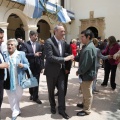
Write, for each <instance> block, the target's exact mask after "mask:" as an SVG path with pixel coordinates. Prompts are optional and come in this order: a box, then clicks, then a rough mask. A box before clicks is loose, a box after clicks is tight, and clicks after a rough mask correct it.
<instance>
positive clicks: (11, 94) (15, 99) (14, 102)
mask: <svg viewBox="0 0 120 120" xmlns="http://www.w3.org/2000/svg"><path fill="white" fill-rule="evenodd" d="M6 92H7V95H8V100H9V103H10V107H11V110H12V117H16V116H17V115H19V114H20V113H21V111H20V107H19V103H20V100H21V98H22V93H23V89H22V88H21V87H20V86H18V85H16V90H15V91H10V90H6Z"/></svg>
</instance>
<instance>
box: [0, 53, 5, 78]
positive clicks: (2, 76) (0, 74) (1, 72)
mask: <svg viewBox="0 0 120 120" xmlns="http://www.w3.org/2000/svg"><path fill="white" fill-rule="evenodd" d="M0 54H1V55H2V53H1V51H0ZM2 56H3V55H2ZM1 63H2V60H1V59H0V64H1ZM4 75H5V73H4V69H0V80H4Z"/></svg>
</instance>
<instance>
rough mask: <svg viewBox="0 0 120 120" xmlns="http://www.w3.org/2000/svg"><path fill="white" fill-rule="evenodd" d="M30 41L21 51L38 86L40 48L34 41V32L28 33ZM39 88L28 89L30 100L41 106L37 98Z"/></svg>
mask: <svg viewBox="0 0 120 120" xmlns="http://www.w3.org/2000/svg"><path fill="white" fill-rule="evenodd" d="M29 36H30V40H29V41H27V42H25V43H24V47H23V49H22V51H24V52H25V53H26V57H27V59H28V61H29V63H30V69H31V71H32V73H33V76H34V77H36V78H37V80H38V84H39V77H40V72H41V70H42V66H43V65H42V64H43V62H42V60H41V58H42V57H41V56H42V53H41V46H40V44H39V43H38V42H36V40H37V39H38V33H37V32H36V31H30V33H29ZM38 91H39V86H38V87H33V88H30V89H29V92H30V100H33V101H34V102H36V103H38V104H42V102H41V101H40V100H39V96H38Z"/></svg>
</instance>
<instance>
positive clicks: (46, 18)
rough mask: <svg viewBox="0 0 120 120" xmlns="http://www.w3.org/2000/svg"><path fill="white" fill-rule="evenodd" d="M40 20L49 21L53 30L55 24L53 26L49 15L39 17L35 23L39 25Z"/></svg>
mask: <svg viewBox="0 0 120 120" xmlns="http://www.w3.org/2000/svg"><path fill="white" fill-rule="evenodd" d="M40 20H44V21H46V22H47V23H48V25H49V26H50V30H53V28H54V26H53V24H51V23H50V21H49V19H48V17H47V16H41V17H40V18H38V19H37V20H36V21H35V23H34V24H35V25H37V24H38V22H39V21H40Z"/></svg>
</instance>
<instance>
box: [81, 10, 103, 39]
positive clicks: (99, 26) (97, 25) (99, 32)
mask: <svg viewBox="0 0 120 120" xmlns="http://www.w3.org/2000/svg"><path fill="white" fill-rule="evenodd" d="M80 21H81V26H80V30H79V32H80V33H81V31H83V30H86V29H90V30H91V31H93V32H94V35H95V37H97V36H100V37H101V38H102V39H104V38H105V34H104V30H105V21H104V17H99V18H94V11H90V17H89V19H80Z"/></svg>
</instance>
